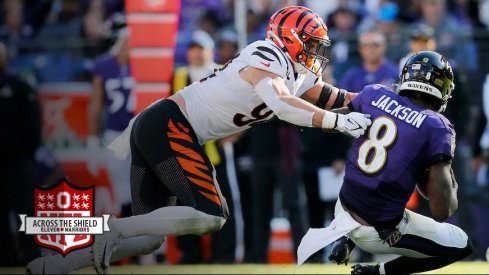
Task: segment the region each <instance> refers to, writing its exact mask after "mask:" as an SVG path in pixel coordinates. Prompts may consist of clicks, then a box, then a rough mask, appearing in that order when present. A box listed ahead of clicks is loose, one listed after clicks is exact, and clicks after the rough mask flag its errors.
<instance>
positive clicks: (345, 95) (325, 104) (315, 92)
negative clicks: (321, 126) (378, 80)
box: [302, 80, 358, 110]
mask: <svg viewBox="0 0 489 275" xmlns="http://www.w3.org/2000/svg"><path fill="white" fill-rule="evenodd" d="M357 95H358V94H357V93H350V92H348V91H346V90H343V89H338V88H336V87H334V86H333V85H331V84H328V83H325V82H323V81H321V80H319V81H318V82H317V83H316V84H315V85H314V86H313V87H312V88H310V89H309V90H307V91H306V92H305V93H304V94H303V95H302V98H303V99H304V100H307V101H308V102H310V103H312V104H314V105H315V106H317V107H318V108H321V109H325V110H332V109H336V108H341V107H344V106H347V105H348V103H350V102H351V101H352V100H353V99H354V98H355V97H356V96H357Z"/></svg>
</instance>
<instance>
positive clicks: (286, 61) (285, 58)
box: [263, 45, 292, 78]
mask: <svg viewBox="0 0 489 275" xmlns="http://www.w3.org/2000/svg"><path fill="white" fill-rule="evenodd" d="M272 46H273V47H274V48H275V49H277V51H278V52H279V53H280V54H281V55H282V57H283V59H284V60H285V65H287V75H289V71H290V69H289V63H290V62H291V61H290V60H289V59H288V58H287V57H286V56H285V53H284V52H283V51H282V50H281V49H280V48H279V47H277V46H275V45H272ZM263 48H265V47H263ZM267 49H268V48H267ZM268 50H270V49H268ZM270 51H272V50H270ZM273 52H274V53H275V54H276V52H275V51H273ZM279 60H280V59H279ZM279 62H280V61H279ZM280 65H282V63H280ZM290 65H291V66H292V64H291V63H290ZM287 78H288V77H287Z"/></svg>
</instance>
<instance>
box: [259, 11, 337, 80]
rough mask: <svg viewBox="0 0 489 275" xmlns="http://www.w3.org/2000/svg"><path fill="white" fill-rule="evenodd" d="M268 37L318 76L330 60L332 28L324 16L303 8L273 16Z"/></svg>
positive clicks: (279, 12) (294, 60) (280, 12)
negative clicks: (330, 34)
mask: <svg viewBox="0 0 489 275" xmlns="http://www.w3.org/2000/svg"><path fill="white" fill-rule="evenodd" d="M267 38H268V39H270V40H272V41H273V42H274V43H275V44H276V45H277V46H278V47H280V48H281V49H282V50H283V51H284V52H286V53H288V55H289V57H290V59H291V60H292V61H293V62H295V63H299V64H301V65H303V66H304V67H306V68H307V69H308V70H310V71H312V72H313V73H315V74H318V73H319V72H321V71H322V70H323V69H324V67H325V66H326V64H327V63H328V61H329V60H328V59H327V58H326V48H327V47H329V46H330V45H331V41H330V40H329V37H328V28H327V27H326V24H324V22H323V20H322V19H321V17H320V16H319V15H318V14H317V13H315V12H313V11H312V10H310V9H308V8H306V7H301V6H290V7H285V8H283V9H281V10H279V11H277V12H276V13H274V14H273V15H272V17H270V22H269V24H268V30H267Z"/></svg>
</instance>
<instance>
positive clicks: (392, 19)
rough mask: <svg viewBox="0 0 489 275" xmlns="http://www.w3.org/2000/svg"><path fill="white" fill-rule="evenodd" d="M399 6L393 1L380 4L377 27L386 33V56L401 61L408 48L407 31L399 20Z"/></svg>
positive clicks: (376, 21)
mask: <svg viewBox="0 0 489 275" xmlns="http://www.w3.org/2000/svg"><path fill="white" fill-rule="evenodd" d="M398 16H399V6H398V5H397V4H396V3H393V2H385V3H383V4H381V5H380V7H379V10H378V13H377V16H376V20H375V28H376V29H377V30H379V31H381V32H383V33H384V35H385V37H386V40H387V50H386V56H387V58H389V59H390V60H392V61H395V62H397V61H399V59H401V57H402V56H403V54H404V53H405V52H406V50H407V46H406V42H407V41H406V39H405V31H404V26H403V24H402V23H401V22H400V21H399V18H398Z"/></svg>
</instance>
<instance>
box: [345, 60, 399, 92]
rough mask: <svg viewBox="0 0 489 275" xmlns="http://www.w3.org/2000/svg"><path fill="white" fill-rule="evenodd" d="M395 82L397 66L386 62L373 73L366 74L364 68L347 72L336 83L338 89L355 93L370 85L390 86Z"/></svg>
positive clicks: (360, 67)
mask: <svg viewBox="0 0 489 275" xmlns="http://www.w3.org/2000/svg"><path fill="white" fill-rule="evenodd" d="M397 82H399V65H397V64H394V63H392V62H390V61H386V62H385V63H384V64H382V66H380V68H379V69H377V70H376V71H375V72H368V71H367V70H365V67H364V66H359V67H355V68H352V69H350V70H348V71H347V72H346V73H345V76H343V78H341V81H340V82H339V83H338V88H341V89H345V90H347V91H351V92H355V93H356V92H360V91H361V90H362V89H363V87H365V86H367V85H370V84H374V83H380V84H382V85H385V86H390V85H392V84H395V83H397Z"/></svg>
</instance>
